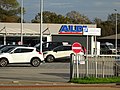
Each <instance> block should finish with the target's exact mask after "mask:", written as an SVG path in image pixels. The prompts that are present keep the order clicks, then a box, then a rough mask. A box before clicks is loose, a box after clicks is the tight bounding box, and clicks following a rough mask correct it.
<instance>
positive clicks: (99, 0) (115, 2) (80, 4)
mask: <svg viewBox="0 0 120 90" xmlns="http://www.w3.org/2000/svg"><path fill="white" fill-rule="evenodd" d="M18 1H19V2H20V1H21V0H18ZM23 1H24V7H25V10H26V14H25V15H24V19H25V21H29V22H30V20H31V19H33V18H34V17H35V15H36V14H37V13H38V12H40V0H23ZM43 5H44V11H50V12H55V13H56V14H61V15H66V13H68V12H70V11H73V10H74V11H77V12H79V13H80V14H84V15H85V16H87V17H88V18H89V19H90V20H93V19H94V18H95V17H98V18H100V19H102V20H106V19H107V16H108V14H111V13H115V11H114V9H117V12H118V13H120V0H43Z"/></svg>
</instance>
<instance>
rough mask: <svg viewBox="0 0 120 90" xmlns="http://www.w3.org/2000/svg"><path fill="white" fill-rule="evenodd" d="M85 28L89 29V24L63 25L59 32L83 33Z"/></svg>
mask: <svg viewBox="0 0 120 90" xmlns="http://www.w3.org/2000/svg"><path fill="white" fill-rule="evenodd" d="M83 30H87V26H80V25H76V26H73V25H62V26H61V28H60V30H59V34H83Z"/></svg>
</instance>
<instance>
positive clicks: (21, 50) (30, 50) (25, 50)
mask: <svg viewBox="0 0 120 90" xmlns="http://www.w3.org/2000/svg"><path fill="white" fill-rule="evenodd" d="M33 50H34V49H26V48H18V49H16V50H15V51H14V53H26V52H32V51H33Z"/></svg>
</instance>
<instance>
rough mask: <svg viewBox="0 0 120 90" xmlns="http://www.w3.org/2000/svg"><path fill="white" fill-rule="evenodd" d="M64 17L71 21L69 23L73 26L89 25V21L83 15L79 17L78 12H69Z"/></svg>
mask: <svg viewBox="0 0 120 90" xmlns="http://www.w3.org/2000/svg"><path fill="white" fill-rule="evenodd" d="M66 17H68V18H70V19H71V21H72V22H71V23H74V24H89V23H91V21H90V20H89V19H88V18H87V17H86V16H84V15H81V14H80V13H79V12H76V11H71V12H68V13H67V14H66Z"/></svg>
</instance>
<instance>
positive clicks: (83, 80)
mask: <svg viewBox="0 0 120 90" xmlns="http://www.w3.org/2000/svg"><path fill="white" fill-rule="evenodd" d="M70 82H72V83H79V84H102V83H118V82H120V77H110V78H94V77H84V78H73V79H71V80H70Z"/></svg>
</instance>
